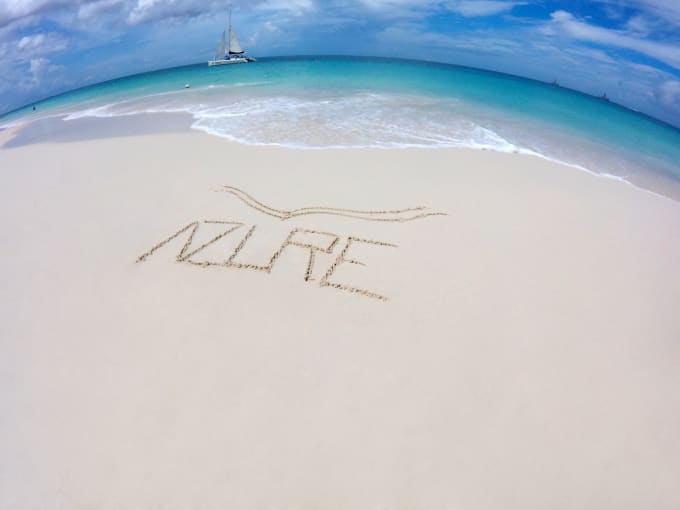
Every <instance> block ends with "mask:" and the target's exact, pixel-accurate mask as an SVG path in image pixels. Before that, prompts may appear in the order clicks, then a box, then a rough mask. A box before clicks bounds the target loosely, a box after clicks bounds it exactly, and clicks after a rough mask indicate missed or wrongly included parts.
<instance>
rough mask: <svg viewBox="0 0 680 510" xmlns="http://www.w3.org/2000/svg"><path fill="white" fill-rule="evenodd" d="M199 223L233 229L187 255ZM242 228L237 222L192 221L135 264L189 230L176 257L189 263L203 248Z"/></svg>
mask: <svg viewBox="0 0 680 510" xmlns="http://www.w3.org/2000/svg"><path fill="white" fill-rule="evenodd" d="M201 223H205V224H218V225H234V227H232V228H228V229H227V230H225V231H224V232H222V233H221V234H219V235H217V236H216V237H214V238H212V239H211V240H210V241H208V242H207V243H204V244H203V245H201V246H199V247H198V248H197V249H195V250H193V251H192V252H190V253H187V250H188V249H189V247H190V246H191V243H192V242H193V240H194V236H195V235H196V232H197V231H198V228H199V226H200V224H201ZM242 226H243V223H238V222H235V221H202V222H200V221H194V222H192V223H189V224H188V225H187V226H185V227H182V228H181V229H179V230H178V231H177V232H175V233H174V234H172V235H171V236H170V237H168V238H167V239H165V240H163V241H161V242H160V243H158V244H157V245H155V246H154V247H153V248H151V249H150V250H149V251H147V252H146V253H144V254H143V255H140V256H139V258H138V259H137V262H144V261H145V260H146V259H147V258H148V257H149V256H151V255H153V254H154V253H155V252H156V251H157V250H159V249H161V248H162V247H163V246H165V245H166V244H168V243H169V242H170V241H172V240H174V239H175V238H177V237H179V236H180V235H182V234H183V233H184V232H186V231H187V230H189V229H191V233H190V234H189V237H188V238H187V241H186V243H184V246H182V249H181V250H180V252H179V254H178V255H177V261H178V262H184V261H188V262H191V261H189V260H188V259H189V258H190V257H192V256H193V255H196V254H197V253H198V252H200V251H202V250H204V249H205V248H207V247H208V246H210V245H211V244H214V243H216V242H217V241H219V240H220V239H222V238H223V237H225V236H227V235H229V234H231V233H232V232H233V231H234V230H236V229H238V228H240V227H242ZM192 263H194V264H195V262H192Z"/></svg>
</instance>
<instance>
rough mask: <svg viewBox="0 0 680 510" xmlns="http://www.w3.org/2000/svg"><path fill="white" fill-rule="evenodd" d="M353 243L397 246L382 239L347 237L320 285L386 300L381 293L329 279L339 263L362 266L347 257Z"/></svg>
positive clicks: (361, 263)
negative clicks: (345, 242)
mask: <svg viewBox="0 0 680 510" xmlns="http://www.w3.org/2000/svg"><path fill="white" fill-rule="evenodd" d="M353 243H364V244H374V245H376V246H385V247H388V248H397V245H395V244H391V243H385V242H382V241H371V240H369V239H359V238H357V237H350V238H348V239H347V244H346V245H345V247H344V248H343V249H342V251H341V252H340V255H338V258H337V259H335V262H334V263H333V265H332V266H331V267H330V268H328V271H326V274H325V275H324V276H323V278H321V282H320V285H321V286H322V287H333V288H334V289H340V290H344V291H347V292H353V293H355V294H360V295H362V296H366V297H370V298H373V299H380V300H381V301H387V299H388V298H387V297H386V296H383V295H381V294H377V293H375V292H371V291H370V290H365V289H360V288H358V287H352V286H351V285H347V284H344V283H334V282H331V281H329V279H330V277H331V276H333V273H334V272H335V270H336V269H337V268H338V267H339V266H340V265H341V264H358V265H360V266H364V265H366V264H364V263H363V262H360V261H358V260H353V259H348V258H347V253H348V252H349V249H350V248H351V247H352V244H353Z"/></svg>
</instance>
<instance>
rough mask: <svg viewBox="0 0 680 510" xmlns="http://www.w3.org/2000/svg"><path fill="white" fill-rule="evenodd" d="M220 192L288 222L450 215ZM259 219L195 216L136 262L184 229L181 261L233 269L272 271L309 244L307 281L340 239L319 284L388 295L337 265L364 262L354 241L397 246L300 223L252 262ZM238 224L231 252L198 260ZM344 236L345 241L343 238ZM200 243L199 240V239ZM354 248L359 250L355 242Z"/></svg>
mask: <svg viewBox="0 0 680 510" xmlns="http://www.w3.org/2000/svg"><path fill="white" fill-rule="evenodd" d="M215 191H217V192H220V193H222V192H223V193H226V194H227V196H228V197H230V198H231V199H233V198H236V199H238V200H239V201H240V202H241V203H243V204H245V205H246V206H248V207H250V208H251V209H253V210H254V211H257V212H258V213H260V214H263V215H265V216H269V217H270V218H275V219H277V220H280V221H281V222H286V221H288V220H291V219H293V218H296V217H300V216H306V217H308V216H311V215H331V216H341V217H343V218H349V219H352V220H360V221H371V222H379V223H393V224H400V223H407V222H412V221H417V220H423V219H425V218H430V217H433V216H446V213H442V212H436V211H432V210H431V209H430V208H429V207H424V206H419V207H407V208H402V209H381V210H359V209H347V208H338V207H328V206H314V207H301V208H298V209H279V208H275V207H273V206H271V205H267V204H265V203H264V202H262V201H260V200H257V199H256V198H255V197H253V196H252V195H250V194H248V193H246V192H245V191H243V190H241V189H238V188H235V187H233V186H222V188H221V189H219V190H215ZM202 225H203V226H206V225H210V226H211V228H215V226H217V227H219V229H220V232H219V234H218V235H216V236H215V237H213V238H212V239H210V240H209V241H207V242H205V243H203V244H201V245H200V246H198V247H196V246H194V237H195V236H196V233H197V232H198V230H199V228H200V227H201V226H202ZM257 228H258V227H257V225H249V226H247V225H246V224H244V223H241V222H238V221H193V222H191V223H189V224H188V225H185V226H183V227H181V228H180V229H179V230H178V231H177V232H175V233H174V234H172V235H171V236H170V237H168V238H167V239H164V240H163V241H161V242H160V243H158V244H156V245H155V246H154V247H153V248H151V249H150V250H149V251H147V252H146V253H144V254H143V255H141V256H140V257H139V258H138V259H137V262H144V261H145V260H146V259H147V258H149V257H150V256H151V255H153V254H154V253H155V252H156V251H157V250H159V249H161V248H162V247H163V246H165V245H166V244H168V243H169V242H171V241H173V240H174V239H177V238H179V237H180V236H182V235H186V242H185V243H184V246H182V249H181V250H180V252H179V253H178V254H177V261H178V262H183V263H186V264H192V265H194V266H199V267H211V266H220V267H228V268H234V269H243V270H251V271H262V272H265V273H271V271H272V269H274V266H275V264H276V261H277V260H278V259H279V257H280V256H281V254H282V253H283V252H284V251H285V250H287V249H289V248H297V249H302V250H306V251H307V252H308V258H307V268H306V270H305V273H304V279H305V281H306V282H310V281H313V280H314V279H313V277H312V275H313V274H314V263H315V261H316V258H317V254H319V253H322V254H326V255H332V254H333V252H334V251H335V249H336V247H337V246H339V245H342V248H341V249H340V251H339V254H338V255H337V256H336V257H335V259H334V260H333V262H332V263H331V265H330V266H329V267H328V268H326V271H325V272H324V273H323V276H322V277H321V279H320V280H319V286H321V287H330V288H333V289H337V290H341V291H344V292H351V293H353V294H356V295H359V296H364V297H368V298H372V299H379V300H381V301H387V297H386V296H384V295H382V294H379V293H378V292H374V291H371V290H368V289H362V288H359V287H356V286H354V285H350V284H348V283H342V282H339V281H338V280H337V278H336V274H335V273H336V271H337V270H338V268H339V267H341V266H347V265H351V264H356V265H361V266H363V265H365V264H364V263H363V262H361V261H360V260H357V259H356V258H353V257H356V256H357V255H351V254H350V251H351V250H352V249H353V247H355V246H357V245H364V246H366V245H369V246H372V247H374V248H383V249H384V248H396V247H397V246H396V245H394V244H392V243H388V242H385V241H376V240H373V239H364V238H362V237H359V236H347V237H342V236H339V235H337V234H333V233H331V232H321V231H317V230H306V229H302V228H294V229H292V230H290V233H289V234H288V237H287V238H286V239H285V241H283V243H282V244H281V245H280V246H278V248H277V249H276V251H275V252H274V254H273V255H272V256H271V257H270V258H269V261H268V262H267V263H266V264H252V263H248V262H244V261H243V260H242V257H243V256H244V254H243V253H242V252H243V251H244V248H245V247H246V246H247V245H248V243H249V241H250V240H251V238H252V236H253V233H254V232H255V230H256V229H257ZM237 230H240V231H241V232H244V234H243V237H242V238H241V240H240V242H239V243H238V245H237V246H236V248H234V250H233V251H232V253H231V255H229V257H228V258H227V259H226V260H222V261H219V262H213V261H206V260H201V261H197V260H196V259H194V258H193V257H194V256H196V255H198V254H199V253H201V252H203V253H204V255H205V253H206V250H208V249H209V247H210V246H213V245H215V243H217V242H219V241H220V240H221V239H224V238H225V237H227V236H230V235H231V234H232V233H234V232H236V231H237ZM341 240H342V242H341ZM196 244H198V243H196ZM354 253H356V248H355V251H354Z"/></svg>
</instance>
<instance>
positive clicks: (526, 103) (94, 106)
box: [0, 57, 680, 182]
mask: <svg viewBox="0 0 680 510" xmlns="http://www.w3.org/2000/svg"><path fill="white" fill-rule="evenodd" d="M185 84H190V85H191V87H190V88H188V89H187V88H185V87H184V85H185ZM32 106H33V105H30V106H28V107H26V108H23V109H21V110H17V111H15V112H11V113H10V114H6V115H4V116H3V117H0V126H10V125H14V124H16V123H21V122H23V121H25V120H26V119H33V118H36V117H44V116H61V117H62V118H63V119H64V122H69V121H71V120H73V119H78V118H83V117H115V116H121V115H135V114H139V113H155V112H158V113H162V112H186V113H188V114H190V115H192V116H193V119H194V120H193V125H192V127H193V128H194V129H199V130H202V131H205V132H207V133H210V134H212V135H215V136H221V137H225V138H228V139H231V140H235V141H239V142H242V143H247V144H266V145H282V146H292V147H302V148H310V149H315V148H324V147H381V148H397V147H422V146H425V147H471V148H486V149H493V150H498V151H504V152H527V153H534V154H538V155H541V156H543V157H545V158H548V159H552V160H557V161H561V162H564V163H568V164H571V165H574V166H578V167H581V168H584V169H587V170H590V171H592V172H594V173H600V174H608V175H612V176H616V177H619V178H625V179H629V180H634V179H631V176H635V175H639V174H641V173H644V172H650V171H651V172H654V173H656V174H657V175H663V176H665V177H667V178H671V179H673V180H675V181H679V182H680V130H678V129H676V128H673V127H671V126H669V125H667V124H664V123H661V122H658V121H656V120H654V119H652V118H650V117H647V116H645V115H642V114H639V113H636V112H634V111H631V110H628V109H625V108H623V107H620V106H618V105H615V104H612V103H608V102H605V101H603V100H600V99H597V98H593V97H590V96H586V95H583V94H580V93H578V92H574V91H571V90H568V89H564V88H560V87H556V86H553V85H549V84H545V83H541V82H537V81H532V80H527V79H524V78H519V77H514V76H509V75H504V74H498V73H493V72H489V71H482V70H476V69H471V68H465V67H458V66H452V65H444V64H435V63H426V62H414V61H405V60H394V59H376V58H353V57H300V58H271V59H260V60H259V61H258V62H257V63H253V64H247V65H231V66H221V67H211V68H209V67H208V66H207V65H206V64H197V65H192V66H186V67H179V68H173V69H167V70H162V71H156V72H151V73H145V74H140V75H135V76H129V77H125V78H120V79H116V80H112V81H109V82H105V83H101V84H98V85H93V86H89V87H85V88H82V89H78V90H75V91H72V92H68V93H66V94H62V95H59V96H55V97H52V98H49V99H47V100H44V101H42V102H40V103H36V104H35V106H36V111H35V112H33V111H32Z"/></svg>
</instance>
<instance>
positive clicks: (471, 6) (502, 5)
mask: <svg viewBox="0 0 680 510" xmlns="http://www.w3.org/2000/svg"><path fill="white" fill-rule="evenodd" d="M525 3H526V2H506V1H501V0H456V1H453V2H449V3H447V4H446V6H447V7H448V8H449V9H450V10H451V11H453V12H457V13H458V14H461V15H463V16H466V17H469V18H471V17H477V16H492V15H495V14H501V13H504V12H510V11H511V10H512V8H513V7H515V6H516V5H524V4H525Z"/></svg>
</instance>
